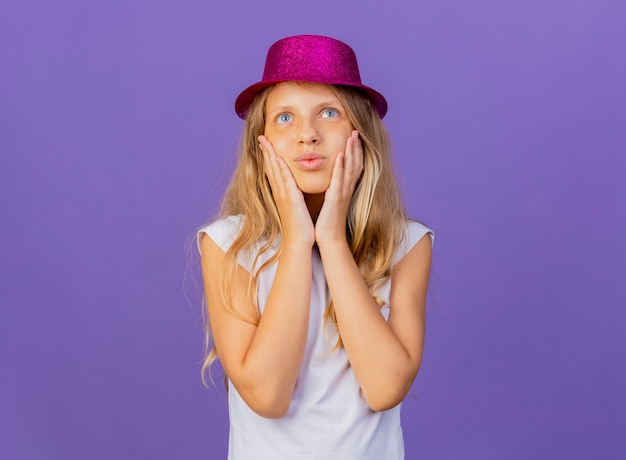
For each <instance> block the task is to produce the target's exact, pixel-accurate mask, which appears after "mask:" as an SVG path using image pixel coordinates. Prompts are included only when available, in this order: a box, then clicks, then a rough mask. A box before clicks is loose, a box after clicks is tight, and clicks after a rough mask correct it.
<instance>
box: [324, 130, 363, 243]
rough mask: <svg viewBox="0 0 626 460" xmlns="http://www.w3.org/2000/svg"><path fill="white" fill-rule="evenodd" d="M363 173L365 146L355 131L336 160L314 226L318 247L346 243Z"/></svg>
mask: <svg viewBox="0 0 626 460" xmlns="http://www.w3.org/2000/svg"><path fill="white" fill-rule="evenodd" d="M362 172H363V145H362V143H361V139H359V132H358V131H356V130H355V131H352V134H351V135H350V137H349V138H348V140H347V142H346V149H345V152H344V153H340V154H338V155H337V157H336V158H335V165H334V167H333V174H332V176H331V179H330V186H329V187H328V190H326V194H325V196H324V204H323V205H322V209H321V211H320V214H319V216H318V218H317V222H316V223H315V241H316V242H317V244H318V246H319V245H323V244H325V243H331V242H345V241H346V222H347V219H348V209H349V207H350V201H351V200H352V195H353V193H354V189H355V187H356V183H357V182H358V180H359V178H360V177H361V173H362Z"/></svg>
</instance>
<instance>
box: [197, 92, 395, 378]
mask: <svg viewBox="0 0 626 460" xmlns="http://www.w3.org/2000/svg"><path fill="white" fill-rule="evenodd" d="M328 86H329V88H330V89H332V90H333V92H334V93H335V94H336V95H337V97H338V98H339V100H340V102H341V103H342V104H343V106H344V108H345V109H346V112H347V115H348V117H349V119H350V121H351V122H352V125H353V126H354V129H356V130H357V131H358V132H359V134H360V137H361V141H362V143H363V174H362V176H361V178H360V179H359V181H358V183H357V185H356V188H355V191H354V194H353V196H352V201H351V203H350V208H349V210H348V219H347V225H346V236H347V240H348V244H349V246H350V249H351V252H352V255H353V257H354V260H355V262H356V264H357V266H358V267H359V270H360V272H361V274H362V275H363V279H364V280H365V283H366V284H367V286H368V287H369V289H370V292H372V296H373V297H374V298H375V299H376V301H377V303H378V304H379V305H380V306H381V307H382V306H383V301H382V300H381V299H379V298H378V297H376V292H377V290H378V289H379V288H380V287H381V286H382V285H383V284H384V283H385V282H386V281H387V280H388V279H389V277H390V275H391V265H392V262H393V256H394V254H395V251H396V248H397V247H398V245H399V244H400V241H401V240H402V238H403V235H404V229H405V226H406V214H405V212H404V209H403V206H402V202H401V200H400V195H399V193H398V188H397V186H396V182H395V177H394V173H393V168H392V163H391V157H390V141H389V135H388V133H387V130H386V128H385V126H384V125H383V123H382V121H381V119H380V116H379V115H378V113H377V112H376V110H375V108H374V107H373V106H372V104H371V102H370V101H369V99H367V97H366V96H365V95H364V94H363V93H361V92H360V91H358V90H357V89H354V88H351V87H346V86H337V85H328ZM271 88H272V87H270V88H267V89H265V90H264V91H263V92H261V93H259V94H258V95H257V97H256V99H255V101H254V102H253V103H252V105H251V106H250V109H249V111H248V114H247V116H246V125H245V128H244V131H243V137H242V141H241V153H240V157H239V161H238V163H237V167H236V169H235V172H234V175H233V178H232V180H231V182H230V184H229V186H228V188H227V190H226V193H225V196H224V199H223V201H222V206H221V210H220V213H219V217H220V218H224V217H227V216H236V215H242V216H244V218H243V219H242V222H241V229H240V233H239V234H238V235H237V237H236V238H235V240H234V242H233V244H232V245H231V246H230V248H229V249H228V251H227V252H226V257H225V259H224V266H223V267H222V268H223V269H222V270H220V273H221V274H222V276H220V279H218V280H216V282H217V283H220V288H221V289H220V291H221V295H222V302H223V303H224V305H226V306H227V308H229V309H230V310H231V312H232V313H233V314H234V315H236V316H237V317H239V318H240V319H242V320H244V321H247V322H249V323H252V324H257V323H258V320H259V318H260V311H259V306H258V301H257V298H256V287H257V285H258V283H259V275H260V273H261V272H262V271H263V270H265V269H266V268H267V267H268V266H270V265H271V264H273V263H274V262H275V261H276V260H278V258H279V257H280V252H281V250H280V248H279V249H278V251H276V252H275V253H274V254H273V255H272V256H271V257H270V258H269V259H268V260H267V261H265V262H264V263H263V264H261V265H259V266H258V267H257V266H256V265H257V262H258V260H259V256H260V255H261V254H262V253H264V252H266V251H268V250H269V249H270V247H271V246H272V244H273V243H274V242H275V240H276V237H277V236H278V235H280V234H281V222H280V216H279V214H278V210H277V207H276V203H275V201H274V198H273V196H272V191H271V188H270V184H269V181H268V179H267V177H266V176H265V169H264V162H263V153H262V152H261V149H260V147H259V145H258V139H257V138H258V136H259V135H261V134H263V133H264V130H265V105H266V101H267V96H268V94H269V92H270V91H271ZM258 242H262V245H261V247H260V250H259V251H258V252H257V254H256V255H255V259H254V263H253V270H252V276H251V280H250V285H249V286H248V292H247V295H248V299H249V307H250V311H249V314H243V313H242V312H239V311H238V312H236V311H235V310H234V308H233V307H232V302H231V299H232V284H233V283H232V281H233V279H234V276H235V273H236V271H237V270H238V269H239V265H238V263H237V255H238V254H239V253H240V252H241V251H246V250H250V249H252V247H253V245H255V244H257V243H258ZM328 320H331V321H333V323H334V324H335V325H336V324H337V321H336V317H335V311H334V308H333V304H332V301H331V303H330V305H329V306H328V307H327V309H326V311H325V314H324V321H325V322H326V321H328ZM205 328H206V329H205V330H206V342H205V345H206V352H207V353H206V356H205V360H204V363H203V366H202V375H203V379H204V375H205V371H206V370H207V369H208V368H209V366H210V364H211V363H212V362H213V361H214V360H215V359H216V358H217V355H216V352H215V348H211V346H210V340H209V338H210V324H209V321H208V316H207V317H206V325H205ZM340 346H341V337H340V336H339V335H338V339H337V342H336V344H335V347H334V349H336V348H338V347H340Z"/></svg>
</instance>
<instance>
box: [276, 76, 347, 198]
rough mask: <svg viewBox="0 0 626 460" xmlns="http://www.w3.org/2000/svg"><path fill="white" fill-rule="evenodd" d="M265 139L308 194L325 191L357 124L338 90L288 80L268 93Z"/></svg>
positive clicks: (317, 84) (322, 85)
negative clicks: (342, 101) (339, 97)
mask: <svg viewBox="0 0 626 460" xmlns="http://www.w3.org/2000/svg"><path fill="white" fill-rule="evenodd" d="M265 120H266V121H265V133H264V134H265V137H267V139H268V140H269V141H270V142H271V143H272V145H273V146H274V150H275V151H276V154H277V155H278V156H279V157H282V158H283V159H284V160H285V162H286V163H287V166H289V169H290V170H291V173H292V174H293V177H294V179H295V181H296V184H297V185H298V188H299V189H300V190H302V192H303V193H306V194H321V193H324V192H325V191H326V190H327V189H328V186H329V185H330V178H331V175H332V171H333V166H334V164H335V157H336V156H337V155H338V154H339V153H341V152H344V151H345V148H346V142H347V140H348V137H350V134H351V133H352V130H353V129H354V127H353V126H352V122H351V121H350V119H349V118H348V116H347V113H346V109H345V107H344V106H343V104H341V102H339V99H338V98H337V96H336V95H335V93H334V92H333V91H332V90H331V89H330V88H329V87H328V86H327V85H324V84H320V83H302V82H293V81H289V82H284V83H279V84H277V85H276V86H275V87H274V88H273V89H272V90H271V91H270V93H269V95H268V98H267V102H266V107H265Z"/></svg>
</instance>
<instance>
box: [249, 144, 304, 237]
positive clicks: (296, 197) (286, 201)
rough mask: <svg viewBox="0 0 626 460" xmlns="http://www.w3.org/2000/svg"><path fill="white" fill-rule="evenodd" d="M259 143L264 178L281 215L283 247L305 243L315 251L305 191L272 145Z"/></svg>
mask: <svg viewBox="0 0 626 460" xmlns="http://www.w3.org/2000/svg"><path fill="white" fill-rule="evenodd" d="M258 140H259V146H260V147H261V151H262V152H263V160H264V163H265V175H266V176H267V179H268V180H269V183H270V186H271V187H272V195H273V196H274V201H275V202H276V207H277V208H278V214H279V215H280V220H281V224H282V228H283V234H282V238H283V245H285V244H287V245H289V244H293V243H296V244H298V243H305V244H308V245H310V246H311V247H312V246H313V244H314V243H315V227H314V226H313V221H312V220H311V215H310V214H309V210H308V208H307V206H306V203H305V201H304V196H303V195H302V191H301V190H300V189H299V188H298V185H297V184H296V181H295V179H294V178H293V174H291V170H290V169H289V167H288V166H287V163H285V160H284V159H282V158H281V157H279V156H278V155H277V154H276V152H275V151H274V147H273V146H272V143H271V142H270V141H269V140H268V139H267V138H266V137H265V136H259V137H258Z"/></svg>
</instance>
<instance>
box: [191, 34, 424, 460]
mask: <svg viewBox="0 0 626 460" xmlns="http://www.w3.org/2000/svg"><path fill="white" fill-rule="evenodd" d="M235 110H236V112H237V114H238V115H239V117H241V118H243V119H244V120H245V122H246V124H245V128H244V132H243V145H242V149H241V155H240V158H239V162H238V165H237V169H236V171H235V173H234V176H233V178H232V181H231V183H230V185H229V187H228V190H227V191H226V195H225V197H224V201H223V203H222V208H221V214H220V218H219V220H217V221H216V222H214V223H212V224H211V225H209V226H207V227H205V228H203V229H202V230H201V231H200V232H199V236H198V241H199V246H200V251H201V255H202V270H203V277H204V285H205V290H206V299H207V305H208V325H207V327H209V325H210V331H211V334H212V338H213V342H214V346H215V348H214V349H213V350H212V351H211V353H209V354H208V356H207V359H206V361H205V363H204V366H203V371H205V370H206V369H207V367H208V366H209V364H210V363H211V362H212V361H213V360H214V359H215V358H216V357H218V358H219V360H220V361H221V363H222V366H223V368H224V372H225V374H226V376H227V378H228V389H229V391H228V398H229V413H230V440H229V456H228V458H229V459H231V460H240V459H241V460H254V459H280V460H296V459H328V460H330V459H332V460H338V459H339V460H346V459H359V460H394V459H402V458H404V443H403V438H402V429H401V427H400V403H401V401H402V400H403V398H404V397H405V395H406V394H407V392H408V391H409V389H410V387H411V384H412V383H413V380H414V379H415V376H416V374H417V371H418V369H419V367H420V362H421V360H422V351H423V347H424V323H425V304H426V291H427V287H428V277H429V271H430V261H431V239H432V237H433V235H432V232H431V231H430V230H429V229H428V228H426V227H424V226H423V225H421V224H419V223H417V222H413V221H410V220H408V219H407V217H406V215H405V213H404V210H403V208H402V204H401V202H400V198H399V196H398V191H397V187H396V184H395V181H394V176H393V171H392V166H391V161H390V156H389V140H388V135H387V131H386V130H385V127H384V125H383V124H382V122H381V118H383V117H384V116H385V113H386V111H387V102H386V101H385V98H384V97H383V96H382V95H381V94H380V93H378V92H377V91H375V90H373V89H371V88H369V87H367V86H364V85H363V84H362V83H361V78H360V75H359V69H358V66H357V61H356V56H355V55H354V52H353V51H352V49H351V48H350V47H349V46H348V45H346V44H344V43H342V42H340V41H338V40H335V39H332V38H328V37H321V36H315V35H301V36H295V37H288V38H285V39H282V40H279V41H278V42H276V43H275V44H274V45H272V47H271V48H270V49H269V51H268V55H267V60H266V63H265V71H264V74H263V79H262V80H261V81H260V82H258V83H256V84H254V85H252V86H250V87H249V88H247V89H246V90H245V91H243V92H242V93H241V94H240V95H239V97H238V98H237V100H236V102H235ZM427 234H428V235H429V237H426V238H425V236H426V235H427Z"/></svg>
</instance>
